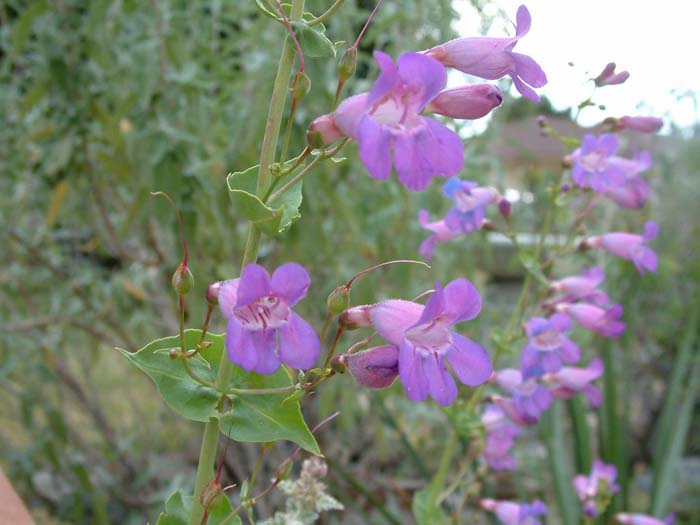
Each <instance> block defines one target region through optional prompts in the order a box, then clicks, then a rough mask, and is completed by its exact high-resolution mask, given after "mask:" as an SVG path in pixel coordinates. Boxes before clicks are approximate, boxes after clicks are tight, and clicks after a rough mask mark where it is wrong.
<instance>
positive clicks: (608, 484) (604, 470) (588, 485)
mask: <svg viewBox="0 0 700 525" xmlns="http://www.w3.org/2000/svg"><path fill="white" fill-rule="evenodd" d="M616 478H617V468H616V467H615V466H614V465H608V464H607V463H603V462H602V461H600V460H599V459H596V460H595V461H594V462H593V468H592V469H591V473H590V474H589V475H588V476H585V475H582V474H579V475H578V476H576V477H575V478H574V491H575V492H576V495H577V496H578V499H579V500H580V501H581V505H582V506H583V512H584V513H585V514H586V516H588V517H590V518H594V517H595V516H597V515H598V514H599V513H600V512H603V511H604V510H605V508H606V507H607V506H608V504H609V503H610V497H611V496H612V495H613V494H615V493H617V492H620V487H618V486H617V484H616V483H615V479H616Z"/></svg>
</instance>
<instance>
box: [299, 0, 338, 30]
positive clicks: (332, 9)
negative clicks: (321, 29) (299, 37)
mask: <svg viewBox="0 0 700 525" xmlns="http://www.w3.org/2000/svg"><path fill="white" fill-rule="evenodd" d="M343 2H345V0H335V2H334V3H333V5H332V6H330V7H329V8H328V9H327V10H326V12H325V13H323V14H322V15H321V16H317V17H316V18H314V19H313V20H309V21H308V22H306V25H307V26H315V25H318V24H322V23H323V22H325V21H326V20H328V19H329V18H330V17H331V16H333V14H334V13H335V12H336V11H337V10H338V9H340V6H342V5H343Z"/></svg>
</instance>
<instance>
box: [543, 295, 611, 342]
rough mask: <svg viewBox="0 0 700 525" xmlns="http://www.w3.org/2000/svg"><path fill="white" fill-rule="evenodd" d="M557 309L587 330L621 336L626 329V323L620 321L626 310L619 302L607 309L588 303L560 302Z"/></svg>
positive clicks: (609, 335)
mask: <svg viewBox="0 0 700 525" xmlns="http://www.w3.org/2000/svg"><path fill="white" fill-rule="evenodd" d="M556 310H557V311H559V312H564V313H565V314H566V315H568V316H569V317H570V318H571V319H573V320H574V321H576V322H577V323H578V324H579V325H581V326H582V327H583V328H585V329H586V330H590V331H591V332H595V333H597V334H600V335H604V336H605V337H620V336H621V335H622V332H624V331H625V323H624V322H623V321H620V317H622V314H623V312H624V310H623V308H622V306H621V305H619V304H614V305H612V306H610V307H609V308H607V309H606V307H601V306H596V305H594V304H588V303H573V304H572V303H560V304H558V305H556Z"/></svg>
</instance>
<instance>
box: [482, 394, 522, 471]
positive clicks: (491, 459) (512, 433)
mask: <svg viewBox="0 0 700 525" xmlns="http://www.w3.org/2000/svg"><path fill="white" fill-rule="evenodd" d="M481 422H482V423H483V425H484V429H485V430H486V444H485V446H484V450H483V451H482V455H483V456H484V459H485V460H486V463H488V465H489V467H491V468H492V469H493V470H496V471H505V470H513V469H515V467H516V466H517V463H516V460H515V458H514V457H512V456H509V455H508V452H509V451H510V449H511V448H512V447H513V445H514V443H515V438H516V437H518V435H520V428H519V427H518V426H517V425H514V424H513V423H511V422H510V421H508V419H507V418H506V416H505V414H504V413H503V411H502V410H501V409H500V408H498V407H497V406H496V405H491V404H489V405H486V409H485V410H484V413H483V414H482V415H481Z"/></svg>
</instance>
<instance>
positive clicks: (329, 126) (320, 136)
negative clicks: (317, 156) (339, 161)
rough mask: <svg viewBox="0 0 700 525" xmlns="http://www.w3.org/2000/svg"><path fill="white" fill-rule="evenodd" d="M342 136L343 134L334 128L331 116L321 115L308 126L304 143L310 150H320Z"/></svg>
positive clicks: (336, 127)
mask: <svg viewBox="0 0 700 525" xmlns="http://www.w3.org/2000/svg"><path fill="white" fill-rule="evenodd" d="M342 136H343V132H342V131H340V129H338V126H336V124H335V119H334V118H333V115H332V114H328V115H321V116H320V117H316V118H315V119H314V120H313V121H312V122H311V124H309V129H308V130H307V131H306V142H307V143H308V144H309V146H311V147H312V148H316V149H320V148H323V147H325V146H328V145H329V144H332V143H333V142H335V141H336V140H338V139H339V138H340V137H342Z"/></svg>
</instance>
